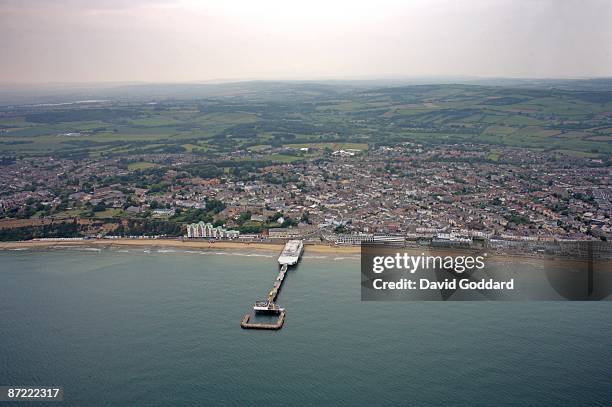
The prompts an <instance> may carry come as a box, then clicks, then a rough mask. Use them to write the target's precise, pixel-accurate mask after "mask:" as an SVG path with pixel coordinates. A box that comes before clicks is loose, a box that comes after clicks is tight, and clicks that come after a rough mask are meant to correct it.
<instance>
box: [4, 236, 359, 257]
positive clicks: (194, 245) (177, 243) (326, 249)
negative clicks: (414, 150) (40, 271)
mask: <svg viewBox="0 0 612 407" xmlns="http://www.w3.org/2000/svg"><path fill="white" fill-rule="evenodd" d="M58 244H61V245H62V246H86V247H111V246H138V247H176V248H186V249H227V250H241V249H256V250H270V251H274V252H280V251H281V250H282V248H283V246H284V243H248V242H232V241H215V242H212V241H207V240H186V239H185V240H180V239H87V240H64V239H44V240H28V241H20V242H0V249H20V248H45V247H50V246H56V245H58ZM304 250H305V252H307V253H308V252H310V253H338V254H359V253H361V248H360V247H359V246H330V245H325V244H306V245H305V246H304Z"/></svg>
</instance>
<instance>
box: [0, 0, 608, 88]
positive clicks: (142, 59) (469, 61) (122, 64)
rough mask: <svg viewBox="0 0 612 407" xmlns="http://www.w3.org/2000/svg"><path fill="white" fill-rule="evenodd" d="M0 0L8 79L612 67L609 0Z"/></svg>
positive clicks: (409, 74) (352, 75)
mask: <svg viewBox="0 0 612 407" xmlns="http://www.w3.org/2000/svg"><path fill="white" fill-rule="evenodd" d="M457 3H458V2H453V1H450V0H429V1H425V0H414V1H408V2H401V1H396V0H380V1H377V2H363V1H345V0H343V1H338V2H324V1H321V0H314V1H309V2H292V3H288V2H286V1H285V2H283V1H280V0H269V1H261V2H251V1H247V0H233V1H227V2H214V1H200V2H198V1H189V0H136V1H122V0H96V1H90V2H88V1H82V0H58V1H55V2H52V1H47V0H26V1H17V0H0V44H1V48H2V50H3V65H2V66H1V67H0V83H10V84H41V83H75V84H91V83H192V82H236V81H248V80H264V81H265V80H315V81H317V80H360V79H361V80H394V79H395V80H402V79H423V78H448V77H464V78H469V77H472V78H511V79H515V78H521V79H522V78H526V79H548V78H550V79H561V78H563V79H565V78H568V79H576V78H598V77H610V76H612V26H611V25H610V24H609V21H612V2H609V1H605V0H587V1H578V0H567V1H554V0H519V1H515V0H470V1H466V2H461V4H457Z"/></svg>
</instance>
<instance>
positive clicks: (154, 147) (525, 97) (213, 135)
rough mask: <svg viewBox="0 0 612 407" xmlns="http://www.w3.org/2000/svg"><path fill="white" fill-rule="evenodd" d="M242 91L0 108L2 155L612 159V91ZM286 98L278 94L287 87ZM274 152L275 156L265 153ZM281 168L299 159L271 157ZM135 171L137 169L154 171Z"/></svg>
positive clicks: (322, 88)
mask: <svg viewBox="0 0 612 407" xmlns="http://www.w3.org/2000/svg"><path fill="white" fill-rule="evenodd" d="M270 86H271V88H270V89H272V91H271V90H270V89H268V88H266V85H265V84H261V85H256V84H253V85H251V87H252V89H251V90H250V91H248V90H249V89H250V88H249V87H248V86H247V85H245V89H246V90H245V89H242V88H241V90H240V93H239V94H236V95H234V94H232V93H231V92H230V91H228V93H227V95H225V96H223V97H221V96H217V97H206V98H202V99H190V100H176V101H167V102H164V103H160V104H156V105H151V104H149V103H145V102H142V103H141V104H139V103H130V104H122V103H119V102H116V103H115V102H111V103H106V104H103V105H101V106H97V105H93V106H70V107H66V106H62V107H29V108H23V109H8V108H6V109H5V108H0V154H3V155H19V156H27V155H44V154H49V153H51V154H56V155H63V156H70V157H104V156H126V155H133V154H147V153H164V152H167V153H179V152H187V153H195V154H202V155H214V154H216V153H223V152H226V153H229V152H231V151H235V150H237V149H243V148H244V149H248V150H251V151H265V149H266V148H277V147H283V146H284V147H292V148H300V147H310V148H312V149H313V150H314V151H313V152H310V153H309V154H307V155H306V157H309V156H310V157H313V156H315V157H316V156H317V154H319V153H317V150H321V149H326V148H329V149H332V150H336V149H348V148H353V149H359V150H366V149H368V148H369V147H370V146H372V145H384V144H394V143H400V142H406V141H411V142H418V143H423V144H428V143H463V142H469V143H485V144H490V145H492V146H515V147H527V148H536V149H547V150H560V151H561V150H562V151H574V152H582V153H588V154H595V155H608V154H612V143H610V141H612V92H607V91H589V92H584V91H570V90H554V89H552V90H551V89H519V88H507V87H486V86H468V85H423V86H398V87H375V86H372V87H369V88H364V87H357V88H353V87H350V86H348V85H347V86H341V85H338V86H331V85H330V86H327V85H325V86H323V85H317V86H315V85H311V86H306V85H299V84H293V85H292V84H287V85H286V86H284V87H278V86H276V87H273V86H272V85H270ZM228 89H229V88H228ZM279 89H280V90H279ZM267 146H269V147H267ZM270 159H272V160H274V161H281V162H290V161H294V160H297V159H301V158H300V157H294V156H293V155H284V154H277V155H271V156H270ZM149 164H150V163H146V164H141V163H133V164H131V166H130V169H141V168H149V167H150V165H149Z"/></svg>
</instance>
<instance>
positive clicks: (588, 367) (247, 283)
mask: <svg viewBox="0 0 612 407" xmlns="http://www.w3.org/2000/svg"><path fill="white" fill-rule="evenodd" d="M276 257H277V254H276V253H273V252H267V251H249V250H245V251H243V252H237V251H236V250H232V251H230V250H225V251H224V250H217V249H203V250H183V249H173V248H167V249H163V248H151V249H145V248H135V247H129V248H87V247H67V246H61V245H58V246H56V247H53V248H49V249H44V250H40V249H24V250H2V251H0V386H62V387H63V389H64V401H63V402H55V403H48V404H49V405H68V406H98V405H99V406H115V405H116V406H210V405H213V406H215V405H219V406H251V405H256V406H263V405H266V406H276V405H282V406H321V405H332V406H359V405H366V406H396V405H411V406H412V405H415V406H435V405H453V406H490V405H497V406H561V405H566V406H610V405H612V302H610V301H600V302H596V301H593V302H569V301H565V302H564V301H537V302H527V301H515V302H504V301H501V302H496V301H466V302H443V301H422V302H419V301H393V302H384V301H361V287H360V270H359V265H360V259H359V257H358V256H356V255H338V254H333V253H330V254H319V253H317V254H310V253H308V252H306V253H305V255H304V257H303V258H302V260H301V262H300V263H299V264H298V265H297V267H295V268H292V269H290V270H289V272H288V274H287V277H286V280H285V282H284V284H283V288H282V290H281V293H280V295H279V298H278V300H277V303H279V304H280V305H282V306H283V307H285V308H286V310H287V315H286V320H285V324H284V327H283V328H282V329H281V330H279V331H260V330H244V329H241V328H240V320H241V318H242V317H243V316H244V314H245V313H247V312H248V311H249V310H250V309H251V307H252V304H253V302H254V301H255V300H257V299H262V298H265V295H266V293H267V292H268V290H269V289H270V287H271V285H272V283H273V281H274V279H275V278H276V274H277V272H278V265H277V264H276ZM15 405H23V404H15ZM32 405H36V406H40V405H44V403H42V402H36V403H32Z"/></svg>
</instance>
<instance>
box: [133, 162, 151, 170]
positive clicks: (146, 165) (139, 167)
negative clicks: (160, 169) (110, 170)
mask: <svg viewBox="0 0 612 407" xmlns="http://www.w3.org/2000/svg"><path fill="white" fill-rule="evenodd" d="M153 167H155V164H153V163H149V162H146V161H138V162H134V163H129V164H128V170H146V169H147V168H153Z"/></svg>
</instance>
